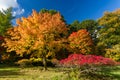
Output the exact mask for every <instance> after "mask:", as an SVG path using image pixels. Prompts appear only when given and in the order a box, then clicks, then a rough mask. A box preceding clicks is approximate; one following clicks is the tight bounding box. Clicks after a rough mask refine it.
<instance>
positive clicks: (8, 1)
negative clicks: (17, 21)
mask: <svg viewBox="0 0 120 80" xmlns="http://www.w3.org/2000/svg"><path fill="white" fill-rule="evenodd" d="M9 7H13V8H15V11H13V12H12V13H13V16H16V15H20V14H23V13H24V11H25V10H24V9H22V8H21V7H20V5H19V4H18V2H17V0H0V10H1V11H2V9H4V10H6V9H7V8H9Z"/></svg>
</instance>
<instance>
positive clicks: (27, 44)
mask: <svg viewBox="0 0 120 80" xmlns="http://www.w3.org/2000/svg"><path fill="white" fill-rule="evenodd" d="M66 34H67V28H66V24H65V22H64V21H63V20H62V16H61V15H60V13H59V12H57V13H55V14H50V13H49V12H44V13H42V12H39V13H37V12H36V11H35V10H33V13H32V15H31V16H29V17H28V18H24V17H23V18H21V19H18V20H17V26H15V27H14V28H11V29H9V30H8V31H7V37H6V38H5V43H4V44H3V46H4V47H6V48H7V51H8V52H11V51H16V53H17V54H19V55H23V54H31V53H32V54H33V55H36V56H37V57H38V58H39V57H41V58H42V59H43V65H44V69H45V70H46V69H47V63H46V59H47V57H48V56H54V55H55V53H56V52H57V51H58V50H60V48H62V46H63V44H62V43H63V42H64V38H65V36H66Z"/></svg>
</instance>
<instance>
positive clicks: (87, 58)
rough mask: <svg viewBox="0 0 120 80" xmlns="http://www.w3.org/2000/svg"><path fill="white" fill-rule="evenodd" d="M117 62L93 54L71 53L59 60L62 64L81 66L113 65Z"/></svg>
mask: <svg viewBox="0 0 120 80" xmlns="http://www.w3.org/2000/svg"><path fill="white" fill-rule="evenodd" d="M116 63H117V62H115V61H113V60H111V59H109V58H104V57H102V56H95V55H82V54H71V55H69V56H68V58H66V59H63V60H60V65H62V66H69V67H70V66H83V65H115V64H116Z"/></svg>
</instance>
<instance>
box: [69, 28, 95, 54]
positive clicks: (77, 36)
mask: <svg viewBox="0 0 120 80" xmlns="http://www.w3.org/2000/svg"><path fill="white" fill-rule="evenodd" d="M68 40H69V43H70V50H71V51H72V52H74V53H81V54H91V53H93V52H92V47H93V41H92V38H91V36H90V34H89V32H87V30H86V29H81V30H79V31H77V32H73V33H72V34H71V35H70V36H69V37H68Z"/></svg>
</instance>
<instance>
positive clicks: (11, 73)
mask: <svg viewBox="0 0 120 80" xmlns="http://www.w3.org/2000/svg"><path fill="white" fill-rule="evenodd" d="M104 71H105V73H106V74H109V75H111V76H113V77H114V79H113V80H120V66H115V67H106V68H105V70H104ZM64 75H65V73H64V71H61V69H59V68H48V71H43V70H42V67H27V68H20V67H13V66H9V67H8V66H0V80H51V79H52V80H58V79H55V76H64Z"/></svg>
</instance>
